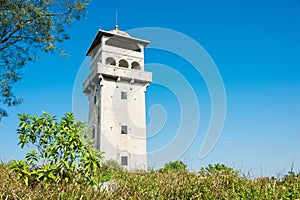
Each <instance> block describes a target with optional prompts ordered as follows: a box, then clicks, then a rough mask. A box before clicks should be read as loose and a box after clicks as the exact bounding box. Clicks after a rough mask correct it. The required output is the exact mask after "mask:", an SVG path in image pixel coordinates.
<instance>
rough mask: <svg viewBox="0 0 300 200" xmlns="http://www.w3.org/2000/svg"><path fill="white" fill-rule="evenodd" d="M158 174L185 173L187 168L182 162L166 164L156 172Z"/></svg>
mask: <svg viewBox="0 0 300 200" xmlns="http://www.w3.org/2000/svg"><path fill="white" fill-rule="evenodd" d="M158 171H159V172H174V171H177V172H180V171H187V166H186V164H184V163H183V162H182V161H179V160H177V161H174V162H168V163H166V164H165V166H164V167H163V168H161V169H159V170H158Z"/></svg>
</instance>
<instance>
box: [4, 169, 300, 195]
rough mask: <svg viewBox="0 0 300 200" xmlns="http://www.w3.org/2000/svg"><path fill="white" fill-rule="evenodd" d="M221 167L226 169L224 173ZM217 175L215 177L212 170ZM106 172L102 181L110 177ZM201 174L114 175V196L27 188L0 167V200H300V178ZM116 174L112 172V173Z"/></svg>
mask: <svg viewBox="0 0 300 200" xmlns="http://www.w3.org/2000/svg"><path fill="white" fill-rule="evenodd" d="M220 166H223V167H225V168H222V169H220ZM212 168H213V169H214V170H213V173H211V172H212V171H211V169H212ZM107 170H108V171H110V170H109V169H104V170H103V169H102V170H101V171H99V173H98V178H99V179H100V178H101V177H103V174H107V173H108V171H107ZM200 171H202V174H201V173H190V172H187V171H172V172H169V173H160V172H153V173H148V172H141V171H140V172H127V171H114V172H113V173H110V176H111V177H110V178H111V180H112V179H113V180H115V181H116V182H117V187H116V188H115V189H114V190H113V191H112V192H107V191H105V190H99V189H97V190H95V189H94V187H91V186H89V185H88V184H85V183H80V184H73V183H68V184H66V183H55V184H52V185H50V186H49V187H45V184H44V182H43V181H42V182H39V183H38V184H37V185H36V186H35V187H33V188H32V187H27V186H26V185H25V184H23V183H22V182H20V181H18V180H17V177H16V175H17V174H16V173H13V174H9V173H8V167H7V165H6V164H0V199H228V200H231V199H266V200H274V199H278V200H279V199H299V198H300V174H296V173H295V174H293V175H290V174H288V175H286V176H284V177H283V178H282V179H279V178H277V179H276V178H269V177H262V178H256V179H249V178H246V177H244V176H241V175H239V174H238V173H237V172H238V171H237V170H235V169H232V168H228V167H226V166H224V165H219V164H217V165H210V166H207V167H205V168H202V170H200ZM110 172H112V171H110Z"/></svg>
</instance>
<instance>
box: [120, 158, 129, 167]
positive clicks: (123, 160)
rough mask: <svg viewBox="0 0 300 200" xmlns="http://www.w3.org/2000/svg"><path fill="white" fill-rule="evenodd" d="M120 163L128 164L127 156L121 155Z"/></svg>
mask: <svg viewBox="0 0 300 200" xmlns="http://www.w3.org/2000/svg"><path fill="white" fill-rule="evenodd" d="M121 164H122V165H125V166H127V165H128V157H127V156H121Z"/></svg>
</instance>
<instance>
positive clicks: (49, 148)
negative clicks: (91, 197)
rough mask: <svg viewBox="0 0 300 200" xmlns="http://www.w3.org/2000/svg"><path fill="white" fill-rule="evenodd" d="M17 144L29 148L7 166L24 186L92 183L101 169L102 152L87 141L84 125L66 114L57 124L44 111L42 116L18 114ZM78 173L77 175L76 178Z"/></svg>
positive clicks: (54, 119) (72, 115) (53, 118)
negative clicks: (29, 148) (21, 156)
mask: <svg viewBox="0 0 300 200" xmlns="http://www.w3.org/2000/svg"><path fill="white" fill-rule="evenodd" d="M18 117H19V120H20V123H19V128H18V129H17V133H18V134H19V144H20V145H21V148H24V146H29V147H31V148H32V147H33V148H34V150H31V151H29V152H28V153H27V154H26V156H25V159H24V160H23V161H20V160H19V161H13V162H12V163H11V164H10V167H11V169H12V172H14V173H16V175H17V176H16V177H17V179H21V180H23V181H24V183H25V184H26V185H34V184H36V182H39V181H44V182H45V183H46V186H48V185H49V184H51V183H59V182H66V183H68V182H80V181H84V182H88V183H91V184H92V183H93V179H94V177H95V176H96V175H97V174H96V172H97V170H98V169H100V167H101V159H102V153H101V152H99V151H97V150H96V149H94V148H93V147H92V145H91V142H90V141H89V139H88V138H87V130H86V129H85V124H84V123H82V122H77V121H75V118H74V114H72V113H66V114H65V115H64V116H63V117H62V119H61V122H57V120H56V118H55V117H54V116H51V115H49V114H48V113H46V112H43V113H42V116H40V117H37V116H35V115H34V116H30V115H28V114H25V113H24V114H19V115H18ZM77 174H79V175H80V176H78V175H77Z"/></svg>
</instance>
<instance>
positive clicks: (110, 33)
mask: <svg viewBox="0 0 300 200" xmlns="http://www.w3.org/2000/svg"><path fill="white" fill-rule="evenodd" d="M104 35H105V36H108V37H115V38H119V39H122V40H125V41H129V42H131V43H137V44H142V45H143V46H144V48H145V47H146V46H147V45H148V44H149V43H150V42H149V41H147V40H142V39H138V38H134V37H131V36H130V35H129V34H128V33H126V32H125V31H121V30H119V26H118V25H115V29H113V30H110V31H104V30H99V31H98V33H97V35H96V37H95V38H94V41H93V42H92V44H91V46H90V47H89V49H88V51H87V53H86V55H87V56H89V55H90V53H91V51H92V50H93V49H94V48H95V47H96V46H97V45H98V44H100V43H101V38H102V36H104Z"/></svg>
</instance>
